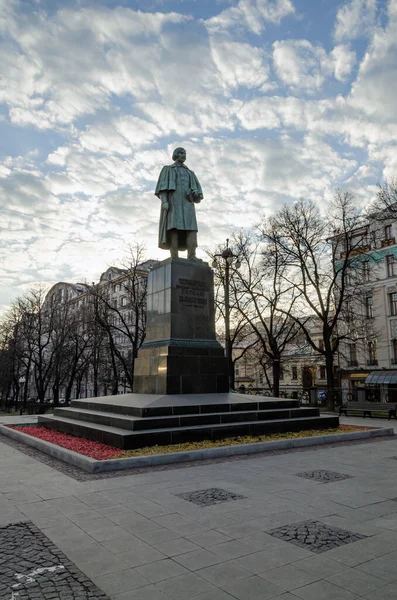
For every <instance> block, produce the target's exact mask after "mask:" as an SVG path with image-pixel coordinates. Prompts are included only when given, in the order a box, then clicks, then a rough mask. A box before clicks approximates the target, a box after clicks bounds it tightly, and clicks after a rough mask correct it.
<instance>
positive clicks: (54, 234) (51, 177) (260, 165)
mask: <svg viewBox="0 0 397 600" xmlns="http://www.w3.org/2000/svg"><path fill="white" fill-rule="evenodd" d="M396 30H397V0H218V1H216V0H196V1H195V0H102V1H101V0H95V1H91V2H88V1H86V0H79V1H77V2H76V1H71V0H70V1H69V0H0V52H1V57H2V60H1V62H0V197H1V203H0V223H1V238H0V310H1V309H3V310H4V309H5V308H6V307H7V306H8V305H9V304H10V302H11V301H12V299H13V298H15V297H16V296H17V295H19V294H21V293H23V292H24V291H25V290H26V289H27V288H28V287H29V286H31V285H32V284H34V283H39V282H42V283H44V284H48V285H51V284H53V283H55V282H56V281H63V280H67V281H81V280H88V281H94V280H96V279H97V278H98V276H99V274H100V273H101V272H103V271H104V270H105V269H106V268H107V267H108V266H109V265H110V264H117V261H118V260H122V259H123V257H124V255H125V252H126V248H127V247H128V245H129V244H131V243H134V242H143V243H144V244H145V245H146V247H147V256H148V258H149V257H150V258H165V257H166V256H167V254H166V253H165V252H164V251H161V250H159V249H158V248H157V224H158V216H159V201H158V199H157V198H155V197H154V196H153V190H154V187H155V183H156V179H157V176H158V173H159V170H160V168H161V166H162V165H164V164H169V163H170V162H171V154H172V149H173V148H174V147H176V146H180V145H183V146H185V148H186V149H187V153H188V159H187V164H188V166H190V168H192V169H193V170H194V171H195V172H196V174H197V176H198V177H199V179H200V182H201V184H202V187H203V191H204V200H203V202H202V203H201V204H200V205H199V207H198V209H197V217H198V222H199V243H200V244H201V245H202V246H204V245H210V244H214V243H220V242H222V241H224V240H225V238H226V237H228V235H230V233H231V232H232V231H233V230H234V229H236V228H239V227H247V228H249V227H252V226H253V225H254V224H255V223H256V222H257V221H258V219H259V218H260V216H261V215H263V214H265V213H271V212H274V211H275V210H276V209H277V208H278V207H280V206H281V205H282V204H283V203H285V202H287V203H291V202H294V200H296V199H297V198H299V197H301V196H304V197H307V198H311V199H313V200H314V201H315V202H317V203H318V205H319V206H320V207H326V206H327V203H328V202H329V200H330V198H331V197H332V195H333V192H334V190H335V188H338V187H342V188H344V189H349V190H350V191H352V192H353V193H354V194H355V196H356V199H357V203H358V204H359V205H360V206H363V205H365V204H366V203H367V202H368V201H369V200H370V199H371V198H372V197H373V196H374V194H375V193H376V184H377V182H380V181H383V180H385V179H388V178H392V177H395V176H397V144H396V140H397V108H396V106H397V104H396V101H395V98H396V97H397V36H396V33H395V32H396ZM202 256H203V255H202Z"/></svg>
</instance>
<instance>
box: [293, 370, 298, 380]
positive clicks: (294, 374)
mask: <svg viewBox="0 0 397 600" xmlns="http://www.w3.org/2000/svg"><path fill="white" fill-rule="evenodd" d="M292 379H298V367H292Z"/></svg>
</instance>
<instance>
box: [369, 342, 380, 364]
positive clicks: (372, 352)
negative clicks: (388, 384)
mask: <svg viewBox="0 0 397 600" xmlns="http://www.w3.org/2000/svg"><path fill="white" fill-rule="evenodd" d="M368 364H369V365H377V364H378V359H377V357H376V341H372V342H368Z"/></svg>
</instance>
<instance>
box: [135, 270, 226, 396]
mask: <svg viewBox="0 0 397 600" xmlns="http://www.w3.org/2000/svg"><path fill="white" fill-rule="evenodd" d="M228 387H229V383H228V374H227V361H226V358H225V356H224V352H223V348H222V346H221V345H220V344H219V343H218V342H217V340H216V334H215V308H214V284H213V273H212V271H211V269H210V268H209V267H208V265H207V264H206V263H202V264H192V263H191V262H189V261H187V260H185V259H171V258H170V259H167V260H165V261H163V262H161V263H159V264H158V265H156V266H155V267H154V269H153V270H152V271H151V272H150V273H149V276H148V310H147V333H146V340H145V343H144V344H143V346H142V348H141V349H140V350H139V353H138V358H137V360H136V362H135V372H134V392H135V393H141V394H142V393H143V394H198V393H203V394H211V393H222V392H227V391H228Z"/></svg>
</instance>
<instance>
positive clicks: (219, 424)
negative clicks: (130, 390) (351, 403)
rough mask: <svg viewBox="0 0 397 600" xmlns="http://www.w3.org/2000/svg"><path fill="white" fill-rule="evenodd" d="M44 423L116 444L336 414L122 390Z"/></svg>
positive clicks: (243, 399) (314, 422)
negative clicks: (124, 392) (122, 392)
mask: <svg viewBox="0 0 397 600" xmlns="http://www.w3.org/2000/svg"><path fill="white" fill-rule="evenodd" d="M38 419H39V424H40V425H44V426H45V427H48V428H50V429H55V430H57V431H63V432H64V433H71V434H73V435H77V436H80V437H85V438H87V439H92V440H97V441H101V442H104V443H107V444H110V445H112V446H116V447H119V448H124V449H129V448H139V447H143V446H152V445H156V444H176V443H181V442H188V441H198V440H203V439H211V440H216V439H221V438H225V437H232V436H241V435H259V434H261V433H277V432H285V431H299V430H302V429H315V428H324V429H325V428H328V427H336V426H337V425H338V423H339V418H338V417H334V416H320V414H319V409H318V408H316V407H307V408H306V407H305V408H301V407H299V401H298V400H284V399H279V398H265V397H261V396H257V397H252V396H251V397H250V396H244V395H240V394H193V395H189V394H187V395H186V396H183V395H174V396H171V395H151V394H126V395H125V396H106V397H101V398H87V399H86V400H82V399H80V400H74V401H72V406H71V407H65V408H55V409H54V414H53V415H52V416H51V415H45V416H39V418H38Z"/></svg>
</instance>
